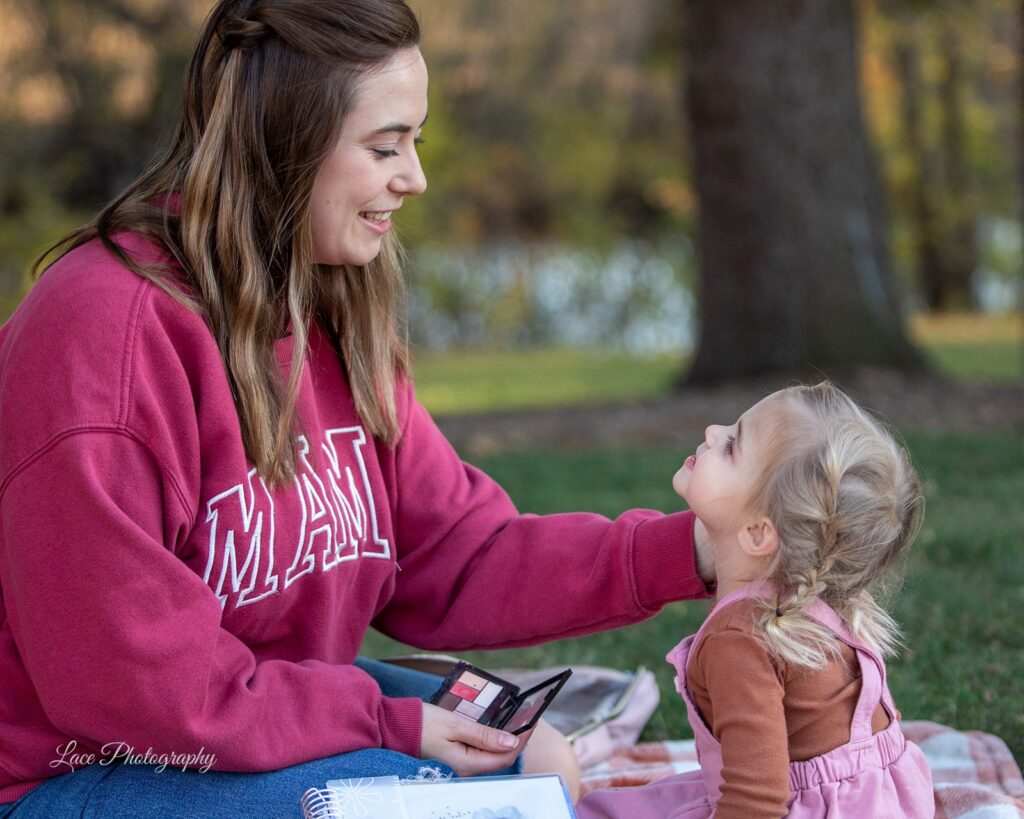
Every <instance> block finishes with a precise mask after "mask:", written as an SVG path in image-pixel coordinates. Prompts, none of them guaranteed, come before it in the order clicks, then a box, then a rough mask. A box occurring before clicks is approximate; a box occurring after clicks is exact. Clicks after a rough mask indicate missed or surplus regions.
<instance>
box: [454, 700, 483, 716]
mask: <svg viewBox="0 0 1024 819" xmlns="http://www.w3.org/2000/svg"><path fill="white" fill-rule="evenodd" d="M455 713H456V714H464V715H465V716H467V717H469V718H470V719H473V720H476V719H479V718H480V717H481V716H482V715H483V713H484V709H483V708H481V707H480V706H479V705H475V704H474V703H471V702H469V701H468V700H463V701H462V702H460V703H459V705H458V707H457V708H456V709H455Z"/></svg>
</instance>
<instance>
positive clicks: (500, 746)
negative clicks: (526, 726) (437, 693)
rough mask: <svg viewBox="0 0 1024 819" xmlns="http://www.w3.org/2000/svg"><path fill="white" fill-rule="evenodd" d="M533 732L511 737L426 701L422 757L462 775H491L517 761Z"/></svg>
mask: <svg viewBox="0 0 1024 819" xmlns="http://www.w3.org/2000/svg"><path fill="white" fill-rule="evenodd" d="M532 733H533V730H532V729H531V730H530V731H527V732H526V733H524V734H519V735H516V734H509V733H507V732H505V731H499V730H498V729H497V728H489V727H487V726H486V725H480V724H479V723H477V722H471V721H470V720H468V719H466V718H465V717H460V716H458V715H456V714H453V713H452V712H451V711H445V710H444V709H443V708H438V707H437V706H436V705H431V704H430V703H429V702H425V703H423V736H422V739H421V740H420V756H421V757H422V758H423V759H436V760H438V761H440V762H443V763H445V764H446V765H448V766H449V767H451V768H452V769H453V770H454V771H455V773H457V774H458V775H459V776H474V775H475V774H481V773H490V772H491V771H497V770H500V769H501V768H507V767H508V766H509V765H511V764H512V763H513V762H515V760H516V757H517V756H519V754H520V753H521V752H522V750H523V748H525V747H526V743H527V741H528V740H529V738H530V735H531V734H532Z"/></svg>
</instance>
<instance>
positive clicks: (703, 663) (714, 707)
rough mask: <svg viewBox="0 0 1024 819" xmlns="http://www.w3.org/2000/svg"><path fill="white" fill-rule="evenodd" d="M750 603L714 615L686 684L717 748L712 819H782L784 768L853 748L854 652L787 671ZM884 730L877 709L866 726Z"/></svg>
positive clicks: (786, 771)
mask: <svg viewBox="0 0 1024 819" xmlns="http://www.w3.org/2000/svg"><path fill="white" fill-rule="evenodd" d="M753 606H754V603H753V601H752V600H749V599H745V600H740V601H738V602H736V603H733V604H732V605H729V606H727V607H726V608H725V609H722V610H721V611H718V612H715V613H714V614H713V615H712V616H711V619H710V621H709V622H708V623H707V625H706V627H705V629H704V633H703V634H702V635H701V638H700V641H699V642H698V643H697V644H696V645H695V646H694V647H693V650H692V653H691V658H690V662H689V667H688V669H687V675H686V679H687V683H688V684H689V686H690V691H691V692H692V694H693V698H694V701H695V703H696V705H697V707H698V708H699V709H700V713H701V716H702V717H703V718H704V722H705V724H706V725H707V727H708V728H709V729H710V731H711V733H712V734H714V736H715V738H716V739H717V740H718V741H719V743H721V746H722V762H723V768H722V776H723V779H724V785H723V787H722V799H721V801H719V803H718V806H717V810H716V813H715V816H716V817H717V819H732V817H737V818H738V819H752V818H753V817H779V816H785V814H786V804H787V802H788V801H789V799H790V796H791V794H790V790H789V763H790V761H800V760H805V759H810V758H811V757H814V756H819V755H820V754H823V753H826V752H827V751H831V750H833V749H834V748H838V747H839V746H840V745H845V744H846V743H847V742H849V741H850V722H851V721H852V719H853V712H854V709H855V708H856V707H857V698H858V696H859V695H860V685H861V680H860V667H859V666H858V664H857V658H856V653H855V652H854V650H853V649H852V648H850V647H849V646H847V645H846V644H845V643H842V644H841V649H840V653H841V659H839V660H835V661H832V662H830V663H829V664H828V665H827V666H826V667H825V668H823V669H821V670H813V669H808V668H806V667H799V666H791V665H789V664H787V663H785V662H782V661H781V660H779V659H778V658H776V657H774V656H773V655H772V654H771V653H770V652H769V651H768V648H767V646H766V645H765V644H764V643H763V642H762V640H761V639H760V638H759V637H758V635H757V633H756V631H755V629H756V628H757V626H756V625H755V622H754V615H753ZM871 723H872V725H871V727H872V731H873V732H875V733H877V732H878V731H881V730H884V729H885V728H886V727H888V725H889V717H888V715H887V714H886V712H885V710H884V709H883V708H882V706H881V705H879V706H878V707H877V708H876V709H875V712H874V715H873V717H872V721H871Z"/></svg>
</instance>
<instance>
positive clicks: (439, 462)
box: [374, 393, 708, 649]
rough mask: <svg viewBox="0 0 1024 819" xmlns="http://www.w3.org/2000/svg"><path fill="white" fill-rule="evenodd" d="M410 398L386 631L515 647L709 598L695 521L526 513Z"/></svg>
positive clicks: (448, 645) (400, 453) (451, 642)
mask: <svg viewBox="0 0 1024 819" xmlns="http://www.w3.org/2000/svg"><path fill="white" fill-rule="evenodd" d="M408 400H409V408H408V420H407V422H406V425H405V429H404V432H403V436H402V439H401V441H400V443H399V445H398V448H397V451H396V453H395V466H394V469H395V475H394V478H393V481H394V486H395V489H394V493H393V497H392V506H393V511H392V515H393V519H394V520H395V527H396V540H397V543H398V563H399V569H400V571H399V573H398V575H397V585H396V589H395V593H394V595H393V596H392V598H391V600H390V601H389V602H388V605H387V606H386V607H385V609H384V610H383V612H382V613H381V614H380V615H379V616H378V617H377V619H376V620H375V623H374V624H375V625H377V626H378V627H380V628H381V629H382V630H384V631H386V632H387V633H389V634H391V635H392V636H394V637H396V638H398V639H400V640H403V641H405V642H410V643H413V644H415V645H419V646H422V647H425V648H445V649H462V648H471V647H472V648H484V647H510V646H513V645H524V644H529V643H537V642H542V641H545V640H552V639H557V638H564V637H571V636H575V635H579V634H585V633H589V632H594V631H599V630H603V629H609V628H614V627H618V626H623V625H626V624H628V623H632V622H636V621H638V620H641V619H644V618H647V617H650V616H652V615H653V614H655V613H656V612H657V611H658V610H659V609H660V608H661V607H662V606H663V605H665V604H666V603H668V602H671V601H674V600H680V599H684V598H698V597H706V596H707V595H708V588H707V586H706V585H705V583H704V582H703V581H702V580H701V577H700V576H699V574H698V570H697V561H696V556H695V551H694V516H693V515H692V514H691V513H689V512H681V513H677V514H674V515H664V514H662V513H660V512H654V511H650V510H638V509H635V510H631V511H628V512H626V513H624V514H622V515H621V516H619V517H618V518H617V519H615V520H609V519H608V518H605V517H602V516H600V515H595V514H588V513H568V514H559V515H546V516H538V515H528V514H527V515H521V514H519V513H518V511H517V510H516V508H515V506H514V505H513V504H512V502H511V500H510V499H509V498H508V496H507V495H506V494H505V492H504V491H503V490H502V489H501V487H499V486H498V485H497V484H496V483H495V482H494V481H493V480H491V479H490V478H489V477H488V476H487V475H485V474H483V473H482V472H481V471H479V470H478V469H475V468H474V467H472V466H469V465H467V464H465V463H463V462H462V461H461V460H460V459H459V457H458V455H457V454H456V453H455V451H454V450H453V449H452V447H451V445H450V444H449V443H448V441H447V440H445V438H444V436H443V435H442V434H441V432H440V431H439V430H438V429H437V427H436V426H435V425H434V423H433V421H432V419H431V418H430V417H429V415H428V414H427V413H426V411H425V410H424V409H423V408H422V407H420V406H419V404H417V403H416V402H415V399H414V398H412V396H411V393H410V395H409V398H408Z"/></svg>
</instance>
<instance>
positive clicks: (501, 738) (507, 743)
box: [498, 734, 519, 748]
mask: <svg viewBox="0 0 1024 819" xmlns="http://www.w3.org/2000/svg"><path fill="white" fill-rule="evenodd" d="M498 744H499V745H500V746H501V747H502V748H515V747H516V746H517V745H518V744H519V737H517V736H515V735H513V734H498Z"/></svg>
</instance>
